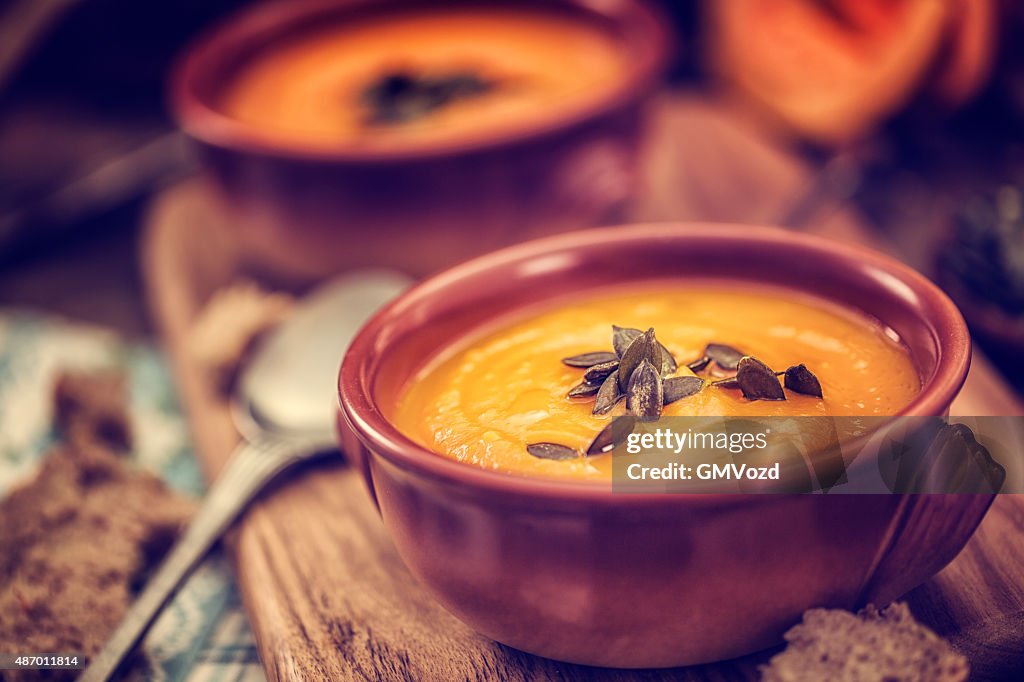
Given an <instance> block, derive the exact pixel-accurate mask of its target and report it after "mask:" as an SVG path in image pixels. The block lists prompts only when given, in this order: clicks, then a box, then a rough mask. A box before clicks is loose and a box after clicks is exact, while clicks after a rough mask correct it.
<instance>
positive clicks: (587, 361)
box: [562, 350, 619, 369]
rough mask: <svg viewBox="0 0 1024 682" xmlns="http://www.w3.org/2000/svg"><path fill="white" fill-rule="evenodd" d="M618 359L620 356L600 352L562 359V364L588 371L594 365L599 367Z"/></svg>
mask: <svg viewBox="0 0 1024 682" xmlns="http://www.w3.org/2000/svg"><path fill="white" fill-rule="evenodd" d="M618 359H619V356H618V355H616V354H615V353H610V352H608V351H603V350H599V351H594V352H592V353H580V354H579V355H573V356H571V357H568V358H562V363H564V364H566V365H568V366H569V367H581V368H583V369H588V368H590V367H593V366H594V365H599V364H601V363H602V362H611V361H612V360H618Z"/></svg>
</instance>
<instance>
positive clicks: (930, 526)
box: [856, 493, 995, 608]
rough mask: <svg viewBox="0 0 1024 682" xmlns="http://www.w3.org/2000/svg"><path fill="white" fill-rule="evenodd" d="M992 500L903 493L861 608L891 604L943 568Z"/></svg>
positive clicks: (988, 497)
mask: <svg viewBox="0 0 1024 682" xmlns="http://www.w3.org/2000/svg"><path fill="white" fill-rule="evenodd" d="M994 500H995V495H992V494H977V495H974V494H936V493H932V494H929V493H924V494H905V495H902V500H901V501H900V506H899V509H898V511H897V513H896V516H895V517H894V521H893V524H892V526H891V529H890V533H889V535H888V537H887V539H886V540H887V541H886V542H885V544H884V546H885V549H884V550H883V552H882V553H881V556H880V558H879V559H878V560H877V563H876V564H875V567H874V569H873V570H872V571H871V572H870V573H869V574H868V578H867V580H866V581H865V586H864V588H863V589H862V590H861V593H860V597H859V598H858V600H857V604H856V606H857V608H860V607H863V606H865V605H867V604H874V605H876V606H884V605H887V604H889V603H890V602H892V601H893V600H894V599H897V598H899V597H900V596H902V595H904V594H906V593H907V592H909V591H910V590H912V589H913V588H915V587H917V586H918V585H920V584H921V583H923V582H924V581H926V580H928V578H930V577H932V576H933V575H935V574H936V573H938V572H939V571H940V570H942V569H943V568H944V567H945V566H946V564H948V563H949V562H951V561H952V560H953V559H954V558H955V557H956V555H957V554H959V553H960V550H962V549H963V548H964V545H966V544H967V541H968V540H969V539H970V537H971V535H972V534H973V533H974V531H975V529H976V528H977V527H978V525H979V524H980V523H981V520H982V518H983V517H984V516H985V512H987V511H988V508H989V507H990V506H991V505H992V502H993V501H994Z"/></svg>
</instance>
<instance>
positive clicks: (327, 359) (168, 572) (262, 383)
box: [79, 271, 410, 682]
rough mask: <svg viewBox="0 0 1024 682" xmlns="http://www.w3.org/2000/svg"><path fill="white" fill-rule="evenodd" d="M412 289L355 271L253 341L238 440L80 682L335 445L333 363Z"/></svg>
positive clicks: (236, 401)
mask: <svg viewBox="0 0 1024 682" xmlns="http://www.w3.org/2000/svg"><path fill="white" fill-rule="evenodd" d="M409 284H410V280H409V279H407V278H406V277H405V276H404V275H400V274H397V273H394V272H390V271H363V272H358V273H354V274H349V275H347V276H343V277H340V278H338V279H335V280H332V281H330V282H328V283H327V284H324V285H322V286H321V287H319V288H318V289H317V290H316V291H314V292H313V293H312V294H311V295H310V296H308V297H307V298H306V299H305V300H303V302H302V303H301V304H300V305H299V306H298V307H297V308H296V310H295V311H294V312H293V313H292V314H291V316H289V318H288V319H287V320H286V321H285V322H284V323H283V324H282V325H281V326H280V327H278V328H277V329H276V330H274V331H273V332H272V333H271V334H270V335H269V336H268V337H267V339H266V340H265V341H264V342H263V343H261V344H260V346H259V348H258V349H257V351H256V353H255V355H254V357H253V360H252V361H251V362H250V363H249V364H248V365H246V367H245V368H244V369H243V373H242V376H241V379H240V381H239V384H238V390H237V392H236V395H235V396H234V397H233V400H232V412H233V414H234V416H235V422H236V424H237V426H238V429H239V431H240V432H241V434H242V437H243V440H242V443H241V444H240V445H239V446H238V448H237V449H236V450H235V452H234V453H233V454H232V456H231V459H230V460H229V461H228V463H227V464H226V465H225V467H224V469H223V470H222V471H221V473H220V476H219V477H218V478H217V480H216V481H215V482H214V484H213V485H212V486H211V487H210V489H209V491H208V492H207V494H206V497H205V499H204V500H203V504H202V506H201V507H200V509H199V511H198V512H197V513H196V516H195V518H193V519H192V523H191V524H190V525H189V527H188V528H187V529H186V530H185V533H184V534H183V535H182V537H181V539H180V540H179V541H178V543H177V544H176V545H175V546H174V548H173V549H172V550H171V552H170V554H168V556H167V558H166V559H165V560H164V562H163V563H162V564H161V565H160V568H159V569H158V570H157V572H156V573H155V574H154V575H153V577H152V578H151V579H150V580H149V582H148V583H147V584H146V587H145V589H144V590H143V592H142V594H140V595H139V597H138V599H137V600H136V601H135V603H134V604H133V605H132V606H131V608H130V609H129V611H128V613H127V614H126V615H125V618H124V620H123V621H122V622H121V624H120V625H119V626H118V628H117V630H115V631H114V634H113V635H111V637H110V639H109V640H108V641H107V643H106V645H105V646H104V647H103V649H102V650H100V652H99V653H98V654H97V655H96V657H95V658H93V659H92V661H91V662H90V664H89V667H88V668H86V670H85V672H84V673H83V674H82V676H81V677H80V678H79V682H99V681H101V680H108V679H110V678H111V677H112V676H113V675H114V673H115V672H116V671H117V669H118V667H119V666H120V665H121V663H122V661H124V659H125V657H126V656H127V655H128V654H129V653H131V651H132V649H134V648H135V645H136V644H138V642H139V640H141V639H142V636H143V635H144V634H145V633H146V631H147V630H148V629H149V626H150V625H151V624H152V622H153V621H154V620H155V619H156V616H157V615H158V614H159V613H160V611H161V609H163V607H164V606H165V605H166V604H167V602H169V601H170V599H171V597H172V596H173V595H174V593H175V592H176V591H177V589H178V587H179V586H180V585H181V583H182V582H183V581H184V579H185V578H186V577H187V576H188V575H189V573H191V571H192V569H193V568H195V567H196V565H198V563H199V562H200V560H201V559H202V558H203V557H204V556H205V555H206V553H207V552H208V551H209V550H210V548H211V547H212V546H213V545H214V544H215V543H216V541H217V540H218V539H219V538H220V537H221V535H223V534H224V532H225V531H226V530H227V529H228V528H229V527H230V526H231V524H232V523H233V522H234V521H235V519H237V518H238V516H239V514H240V513H241V512H242V511H243V510H244V509H245V507H246V506H247V505H248V504H249V502H250V501H252V500H253V498H255V497H256V495H257V494H258V493H259V492H260V490H262V489H263V487H264V486H265V485H266V484H267V483H268V482H270V480H271V479H273V478H274V477H275V476H276V475H277V474H279V473H280V472H282V471H284V470H285V469H287V468H288V467H290V466H291V465H293V464H296V463H298V462H302V461H306V460H308V459H310V458H312V457H315V456H317V455H319V454H321V453H323V452H326V451H329V450H331V449H333V448H334V445H335V438H334V428H333V424H334V406H335V404H336V399H335V398H334V395H335V393H336V388H335V386H336V378H337V371H336V370H337V367H338V364H339V362H340V360H341V357H342V356H343V355H344V352H345V349H346V348H347V347H348V344H349V343H350V342H351V340H352V337H353V336H354V335H355V333H356V331H357V330H358V329H359V327H361V326H362V324H363V322H365V321H366V319H367V318H368V317H369V316H370V315H372V314H373V312H374V311H376V310H377V309H378V308H379V307H380V306H381V305H383V304H384V303H385V302H387V301H388V300H390V299H391V298H393V297H394V296H395V295H397V294H398V293H399V292H401V291H402V290H403V289H405V288H406V287H407V286H408V285H409Z"/></svg>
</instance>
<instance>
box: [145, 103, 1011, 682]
mask: <svg viewBox="0 0 1024 682" xmlns="http://www.w3.org/2000/svg"><path fill="white" fill-rule="evenodd" d="M654 129H655V130H656V131H657V136H658V137H657V141H658V142H660V143H659V144H653V145H652V151H651V152H650V153H649V154H648V156H647V159H648V163H647V167H646V177H647V180H648V183H647V185H646V188H645V191H644V193H643V194H642V196H643V199H642V200H641V201H640V202H638V205H637V206H636V207H635V214H636V215H637V216H639V217H642V218H644V219H658V218H670V217H673V216H675V217H679V218H688V217H692V218H711V219H722V220H733V221H738V222H770V221H771V220H772V218H773V216H776V215H779V214H781V213H783V212H784V211H785V210H786V206H787V201H790V200H791V198H792V197H793V196H796V195H798V194H799V192H800V190H801V187H802V186H804V185H805V184H806V183H807V182H808V181H809V178H811V177H812V175H813V171H812V169H809V168H806V167H804V166H802V165H801V164H800V162H799V161H797V160H795V159H792V158H790V157H789V156H787V155H786V154H785V152H784V151H780V150H777V149H774V148H772V147H771V146H770V145H768V144H766V143H764V142H763V141H761V140H760V139H758V138H757V136H756V135H753V134H751V133H750V131H749V129H747V128H746V127H745V125H744V124H743V122H742V120H741V119H735V118H732V117H730V115H728V114H726V115H723V114H722V112H721V110H719V109H717V108H716V107H713V106H710V105H707V104H706V103H703V102H700V101H694V100H686V99H684V100H679V101H672V102H670V103H667V104H665V105H664V106H661V107H660V108H659V110H658V116H657V118H656V121H655V128H654ZM682 159H685V161H682ZM712 177H713V178H718V179H717V180H716V181H714V182H711V184H708V183H709V182H710V181H709V180H708V178H712ZM702 183H703V184H702ZM677 188H679V189H677ZM682 188H685V192H684V190H683V189H682ZM702 188H703V189H702ZM815 225H816V229H817V230H818V231H822V232H825V233H828V234H830V235H832V236H834V237H837V238H841V239H852V240H857V241H865V240H868V238H867V237H866V233H865V232H864V231H863V230H862V229H861V228H860V227H859V225H858V221H857V219H856V216H854V215H851V214H850V213H849V212H848V211H846V210H844V209H842V207H835V206H828V205H825V206H823V207H822V209H821V210H820V211H819V212H818V214H817V216H816V218H815ZM142 261H143V272H144V274H145V277H146V282H147V287H148V295H149V301H150V304H151V306H152V311H153V314H154V317H155V321H156V324H157V327H158V329H159V330H160V333H161V334H162V337H163V340H164V343H165V346H166V350H167V352H168V355H169V357H170V361H171V363H172V366H173V370H174V372H175V376H176V380H177V383H178V388H179V392H180V394H181V397H182V400H183V402H184V405H185V408H186V411H187V413H188V417H189V420H190V424H191V427H192V430H193V435H194V439H195V445H196V450H197V453H198V456H199V457H200V460H201V464H202V466H203V468H204V471H205V473H206V474H207V476H208V478H213V477H215V476H216V474H217V471H218V470H219V468H220V467H221V465H222V464H223V463H224V461H225V459H226V458H227V457H228V455H229V454H230V453H231V451H232V449H233V447H234V445H235V443H236V442H237V439H238V436H237V434H236V432H235V430H234V428H233V426H232V423H231V420H230V417H229V413H228V407H227V405H226V403H225V401H224V400H223V398H222V397H221V396H220V395H218V393H217V391H216V390H215V388H214V386H213V383H212V381H211V379H210V377H208V376H206V375H205V374H204V373H203V371H202V370H200V369H199V368H198V367H197V366H195V365H194V364H192V362H191V361H190V359H189V357H188V355H187V353H186V352H185V348H184V340H185V336H186V333H187V330H188V329H189V327H190V324H191V322H192V320H193V319H194V318H195V316H196V314H197V313H198V311H199V310H200V309H201V307H202V306H203V304H204V302H205V301H206V300H207V299H208V298H209V296H210V295H211V294H212V293H213V292H214V291H216V290H217V289H219V288H220V287H223V286H225V285H227V284H229V283H230V282H232V281H234V280H235V279H237V278H238V277H239V276H240V275H241V274H242V273H241V270H242V267H241V266H240V258H239V255H238V250H237V248H236V247H235V244H234V242H233V240H232V237H231V234H230V231H229V230H228V229H226V226H225V222H224V218H223V217H222V214H221V212H220V211H219V210H218V208H217V204H216V200H215V199H214V197H213V196H212V194H211V193H210V192H209V191H208V190H207V188H206V186H205V185H204V184H203V182H202V180H193V181H190V182H188V183H186V184H184V185H181V186H178V187H175V188H172V189H170V190H168V191H167V192H166V193H165V194H164V195H163V196H162V197H160V198H159V199H158V201H156V202H155V204H154V206H153V207H152V210H151V213H150V215H149V219H148V224H147V233H146V238H145V240H144V245H143V253H142ZM954 413H955V414H965V415H967V414H970V415H979V414H1024V412H1022V411H1021V407H1020V404H1019V403H1018V401H1017V399H1016V398H1015V396H1014V395H1013V394H1012V393H1011V392H1010V391H1009V390H1008V389H1007V387H1006V386H1005V384H1004V383H1003V382H1002V380H1001V379H1000V378H999V376H998V375H997V374H996V373H995V372H994V370H993V369H992V368H991V367H990V366H989V365H988V363H987V362H986V361H985V360H984V358H981V357H978V358H976V359H975V362H974V366H973V368H972V371H971V375H970V377H969V379H968V383H967V386H966V387H965V389H964V391H963V393H962V395H961V397H960V398H959V399H958V400H957V402H956V403H955V405H954ZM228 545H229V550H230V553H231V555H232V557H233V560H234V565H235V572H236V576H237V578H238V582H239V585H240V588H241V592H242V596H243V600H244V603H245V608H246V611H247V613H248V615H249V618H250V621H251V624H252V627H253V630H254V632H255V635H256V639H257V642H258V644H259V650H260V656H261V659H262V661H263V664H264V666H265V668H266V671H267V675H268V677H269V678H270V679H272V680H357V679H358V680H378V679H380V680H462V679H465V680H485V679H486V680H579V679H588V680H590V679H596V680H622V681H626V680H631V681H632V680H735V679H756V677H757V665H758V664H760V663H763V662H765V661H766V660H767V659H768V658H769V657H770V655H771V653H772V652H765V653H761V654H756V655H752V656H748V657H746V658H743V659H738V660H733V661H726V662H722V663H716V664H712V665H705V666H697V667H692V668H681V669H674V670H660V671H625V670H606V669H596V668H588V667H585V666H577V665H571V664H565V663H560V662H556V661H551V660H547V659H542V658H538V657H536V656H531V655H529V654H525V653H522V652H519V651H516V650H514V649H510V648H508V647H505V646H503V645H500V644H497V643H495V642H492V641H490V640H488V639H486V638H485V637H482V636H480V635H478V634H476V633H474V632H473V631H471V630H470V629H469V628H467V627H466V626H464V625H463V624H461V623H460V622H459V621H457V620H456V619H455V618H454V617H453V616H451V615H450V614H448V613H447V612H446V611H444V610H443V609H442V608H441V607H440V606H438V605H437V604H436V603H434V602H433V600H432V599H431V598H430V597H429V596H427V595H426V594H425V593H424V591H423V590H422V589H421V588H420V587H419V586H418V585H417V584H416V582H415V581H414V579H413V578H412V577H411V576H410V575H409V573H408V571H406V569H405V567H404V566H403V565H402V563H401V561H400V559H399V558H398V556H397V554H396V553H395V550H394V548H393V547H392V545H391V542H390V540H389V539H388V537H387V534H386V532H385V530H384V528H383V526H382V524H381V522H380V519H379V517H378V516H377V513H376V510H375V509H374V507H373V506H372V504H371V502H370V499H369V497H368V495H367V493H366V491H365V489H364V488H363V484H362V481H361V480H360V479H359V477H358V476H357V475H356V474H355V472H354V471H352V470H351V469H349V468H348V467H347V466H345V464H344V462H343V461H342V459H341V458H337V459H336V460H332V461H327V462H325V463H322V464H319V465H314V466H311V467H307V468H305V469H303V470H302V471H298V472H295V473H293V474H291V475H288V476H287V477H286V478H285V479H284V480H282V481H280V482H279V483H276V484H275V485H274V486H273V489H272V490H270V491H268V492H267V493H266V494H264V495H263V496H262V497H261V499H260V500H259V501H258V502H257V503H255V504H254V505H253V507H252V508H251V509H250V511H249V512H248V514H247V515H246V516H245V518H244V520H243V521H242V522H241V523H240V524H238V527H237V529H236V531H235V532H234V533H233V534H232V537H231V538H230V539H229V542H228ZM907 600H908V601H909V603H910V606H911V609H912V610H913V612H914V613H915V615H916V616H917V617H918V618H919V619H920V620H922V621H923V622H924V623H926V624H927V625H929V626H930V627H932V628H933V629H935V630H936V631H937V632H938V633H939V634H940V635H942V636H944V637H946V638H948V639H949V640H950V641H951V642H952V643H953V645H954V646H955V647H956V648H957V649H958V650H960V651H961V652H963V653H964V654H966V655H967V657H968V658H969V659H970V661H971V663H972V666H973V669H974V677H975V678H976V679H982V680H986V679H1006V678H1012V677H1013V673H1014V672H1020V671H1022V670H1024V495H1018V496H1011V495H1005V496H1002V497H1000V499H998V500H997V501H996V502H995V504H994V505H993V507H992V509H991V511H990V512H989V514H988V516H987V517H986V519H985V521H984V522H983V524H982V526H981V528H980V529H979V531H978V532H977V534H976V535H975V536H974V538H973V539H972V540H971V541H970V543H969V544H968V546H967V548H966V549H965V550H964V552H963V553H962V554H961V555H960V556H959V557H958V558H957V559H956V560H955V561H954V562H953V563H952V564H951V565H950V566H949V567H947V568H946V569H945V570H944V571H943V572H942V573H940V574H939V575H938V576H936V577H935V578H934V579H932V580H931V581H929V582H928V583H927V584H925V585H923V586H922V587H920V588H918V589H916V590H915V591H913V592H912V593H910V595H908V597H907Z"/></svg>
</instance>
